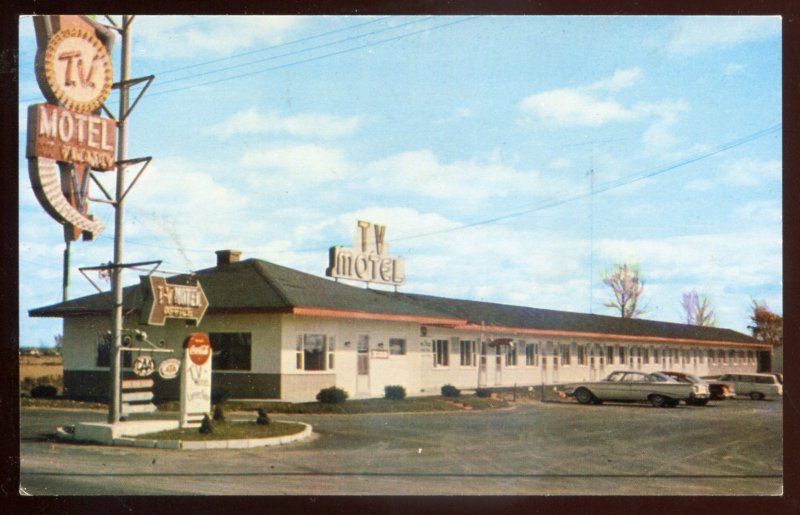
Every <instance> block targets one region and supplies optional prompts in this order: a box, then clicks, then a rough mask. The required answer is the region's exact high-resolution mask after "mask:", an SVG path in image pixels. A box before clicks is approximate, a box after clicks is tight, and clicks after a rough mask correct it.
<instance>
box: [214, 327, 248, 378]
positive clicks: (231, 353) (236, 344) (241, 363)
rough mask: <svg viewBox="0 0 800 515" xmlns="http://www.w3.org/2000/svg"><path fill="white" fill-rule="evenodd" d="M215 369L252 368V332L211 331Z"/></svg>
mask: <svg viewBox="0 0 800 515" xmlns="http://www.w3.org/2000/svg"><path fill="white" fill-rule="evenodd" d="M208 338H209V339H210V340H211V357H212V361H211V367H212V369H213V370H250V354H251V336H250V333H209V335H208Z"/></svg>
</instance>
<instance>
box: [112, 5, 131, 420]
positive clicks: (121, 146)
mask: <svg viewBox="0 0 800 515" xmlns="http://www.w3.org/2000/svg"><path fill="white" fill-rule="evenodd" d="M131 21H132V18H131V16H129V15H124V16H123V17H122V62H121V68H120V88H119V118H118V120H119V123H118V127H117V184H116V186H117V188H116V202H115V203H114V263H113V268H112V275H111V283H112V290H113V293H112V295H113V298H114V312H113V315H112V325H113V329H112V334H113V335H114V353H113V354H114V356H113V359H112V360H111V370H110V376H111V384H110V392H109V395H110V396H111V399H109V403H108V409H109V413H108V421H109V423H111V424H116V423H117V422H119V417H120V390H121V368H122V367H121V366H120V365H121V363H120V361H121V360H120V356H121V354H122V352H121V349H122V227H123V203H124V199H125V197H124V194H125V151H126V142H127V126H128V122H127V118H128V117H127V114H128V86H127V81H128V79H129V76H130V64H131V50H130V42H131V41H130V39H131V33H130V24H131Z"/></svg>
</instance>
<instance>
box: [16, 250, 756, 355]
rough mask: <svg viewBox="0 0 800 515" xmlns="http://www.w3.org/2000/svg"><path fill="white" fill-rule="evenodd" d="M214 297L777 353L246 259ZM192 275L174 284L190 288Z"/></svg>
mask: <svg viewBox="0 0 800 515" xmlns="http://www.w3.org/2000/svg"><path fill="white" fill-rule="evenodd" d="M193 276H194V277H195V278H197V279H198V280H199V281H200V284H201V285H202V287H203V291H204V292H205V294H206V296H207V297H208V303H209V307H208V310H207V311H206V316H208V315H213V314H226V313H231V314H232V313H287V314H297V315H308V316H320V317H336V318H350V319H353V318H355V319H367V320H368V319H372V320H393V321H406V322H414V323H419V324H423V325H430V326H442V327H449V328H453V329H457V330H462V331H475V332H478V331H485V332H486V333H487V334H492V335H495V334H498V335H499V334H511V333H513V334H515V335H530V337H531V338H534V337H542V338H547V337H552V338H558V337H566V338H590V339H595V340H597V341H602V340H615V341H622V342H624V341H631V342H648V343H656V344H657V343H670V344H677V343H687V344H693V345H695V344H701V345H719V344H725V345H727V346H733V347H748V348H765V349H766V348H769V346H768V345H764V344H761V343H759V342H757V341H756V340H754V339H753V338H751V337H750V336H748V335H745V334H742V333H739V332H737V331H733V330H731V329H722V328H716V327H698V326H693V325H686V324H677V323H671V322H661V321H656V320H645V319H623V318H621V317H613V316H606V315H594V314H587V313H573V312H569V311H555V310H550V309H539V308H530V307H525V306H512V305H507V304H497V303H492V302H479V301H471V300H461V299H450V298H446V297H436V296H431V295H419V294H412V293H402V292H391V291H383V290H372V289H366V288H363V287H356V286H350V285H347V284H344V283H340V282H336V281H333V280H331V279H327V278H324V277H319V276H315V275H312V274H307V273H304V272H300V271H298V270H293V269H291V268H287V267H284V266H280V265H276V264H274V263H269V262H267V261H263V260H259V259H245V260H242V261H238V262H234V263H226V264H222V265H219V266H216V267H212V268H207V269H204V270H200V271H197V272H195V273H194V274H193ZM191 277H192V275H189V274H184V275H177V276H173V277H171V278H170V279H169V282H170V283H172V284H181V283H184V284H185V283H186V282H187V281H188V280H189V279H190V278H191ZM143 304H144V298H143V289H142V288H141V287H140V286H139V285H134V286H128V287H126V288H124V290H123V310H124V311H125V312H126V313H131V312H138V311H139V310H140V309H141V307H142V306H143ZM111 307H112V297H111V293H110V292H109V293H98V294H95V295H89V296H86V297H81V298H77V299H73V300H69V301H67V302H61V303H58V304H53V305H50V306H45V307H41V308H36V309H32V310H30V311H29V314H30V316H32V317H64V318H68V317H85V316H97V315H103V314H108V315H110V314H111Z"/></svg>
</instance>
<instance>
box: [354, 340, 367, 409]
mask: <svg viewBox="0 0 800 515" xmlns="http://www.w3.org/2000/svg"><path fill="white" fill-rule="evenodd" d="M356 351H357V352H356V359H357V360H358V363H357V364H356V368H357V372H356V395H357V396H368V395H369V335H368V334H359V335H358V347H357V348H356Z"/></svg>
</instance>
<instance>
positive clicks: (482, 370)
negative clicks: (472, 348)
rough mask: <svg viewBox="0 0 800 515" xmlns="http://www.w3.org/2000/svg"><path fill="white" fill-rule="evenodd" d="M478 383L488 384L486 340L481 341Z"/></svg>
mask: <svg viewBox="0 0 800 515" xmlns="http://www.w3.org/2000/svg"><path fill="white" fill-rule="evenodd" d="M478 383H479V386H486V342H481V354H480V357H479V358H478Z"/></svg>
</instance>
